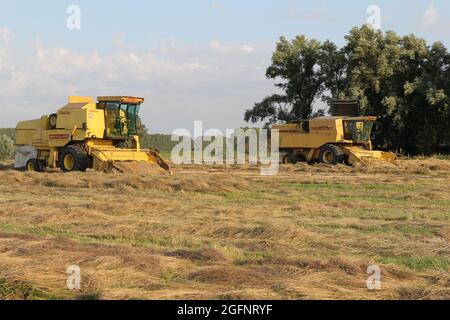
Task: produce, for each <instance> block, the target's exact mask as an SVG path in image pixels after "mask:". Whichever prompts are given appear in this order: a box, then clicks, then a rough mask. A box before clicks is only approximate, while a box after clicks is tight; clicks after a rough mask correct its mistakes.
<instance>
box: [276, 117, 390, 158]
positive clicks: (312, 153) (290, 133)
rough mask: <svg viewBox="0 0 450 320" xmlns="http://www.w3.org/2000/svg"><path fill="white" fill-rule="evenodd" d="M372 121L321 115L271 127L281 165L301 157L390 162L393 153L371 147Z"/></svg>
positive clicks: (364, 118)
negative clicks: (276, 132) (275, 131)
mask: <svg viewBox="0 0 450 320" xmlns="http://www.w3.org/2000/svg"><path fill="white" fill-rule="evenodd" d="M376 120H377V118H376V117H345V116H339V117H321V118H315V119H311V120H301V121H297V122H294V123H290V124H285V125H277V126H274V127H273V129H278V130H279V131H280V154H281V157H282V163H284V164H289V163H291V164H295V163H297V162H298V161H301V160H304V161H307V162H314V161H318V162H320V163H325V164H333V165H336V164H340V163H342V164H343V163H347V164H350V165H355V164H357V163H360V164H364V165H368V164H369V163H371V162H373V161H384V162H390V163H394V162H395V160H396V155H395V154H393V153H390V152H383V151H376V150H373V148H372V141H371V139H372V138H373V135H374V132H373V129H374V126H375V124H376Z"/></svg>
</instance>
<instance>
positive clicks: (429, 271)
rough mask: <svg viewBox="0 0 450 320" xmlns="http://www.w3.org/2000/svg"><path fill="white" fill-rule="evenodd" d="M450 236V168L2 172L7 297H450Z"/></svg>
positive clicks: (1, 292)
mask: <svg viewBox="0 0 450 320" xmlns="http://www.w3.org/2000/svg"><path fill="white" fill-rule="evenodd" d="M449 240H450V161H448V160H447V161H446V160H436V159H429V160H404V161H399V163H398V166H397V167H395V166H386V167H374V168H350V167H345V166H338V167H328V166H323V165H315V166H309V165H306V164H299V165H297V166H289V167H284V168H282V170H281V171H280V173H279V174H278V175H277V176H274V177H262V176H260V175H259V169H258V168H255V167H249V168H242V167H233V168H225V167H206V166H193V167H191V166H178V167H175V168H174V175H173V176H165V175H159V176H139V175H115V174H103V173H96V172H87V173H73V174H62V173H59V172H48V173H43V174H39V173H27V172H18V171H14V170H11V169H10V167H9V165H8V164H5V163H4V164H2V165H0V298H1V299H450V272H449V271H450V241H449ZM73 265H76V266H79V268H80V270H81V289H80V290H69V289H68V288H67V279H68V276H69V274H68V273H67V268H68V267H69V266H73ZM372 265H375V266H379V267H380V269H381V290H374V291H371V290H368V288H367V284H366V280H367V278H368V277H369V276H370V275H369V274H367V268H368V267H369V266H372Z"/></svg>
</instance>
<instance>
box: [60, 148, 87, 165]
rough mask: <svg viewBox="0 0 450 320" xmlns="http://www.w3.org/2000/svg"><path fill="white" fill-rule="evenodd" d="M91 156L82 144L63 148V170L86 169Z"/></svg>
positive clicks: (61, 160) (61, 159) (61, 161)
mask: <svg viewBox="0 0 450 320" xmlns="http://www.w3.org/2000/svg"><path fill="white" fill-rule="evenodd" d="M88 166H89V158H88V157H87V154H86V152H85V151H84V150H83V148H82V147H81V146H77V145H73V146H68V147H65V148H64V149H62V151H61V158H60V167H61V170H62V171H63V172H72V171H86V169H87V168H88Z"/></svg>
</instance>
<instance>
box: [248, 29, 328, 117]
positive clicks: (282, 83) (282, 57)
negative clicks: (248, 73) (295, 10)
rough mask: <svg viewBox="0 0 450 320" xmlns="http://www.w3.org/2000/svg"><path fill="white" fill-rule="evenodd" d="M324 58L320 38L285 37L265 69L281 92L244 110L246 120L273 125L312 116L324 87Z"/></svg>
mask: <svg viewBox="0 0 450 320" xmlns="http://www.w3.org/2000/svg"><path fill="white" fill-rule="evenodd" d="M323 57H324V50H323V45H322V43H321V42H319V41H317V40H308V39H307V38H306V37H305V36H299V37H296V38H295V39H293V40H292V41H289V40H287V39H286V38H284V37H282V38H281V39H280V41H279V42H278V43H277V48H276V50H275V52H274V54H273V56H272V65H271V66H270V67H269V68H268V69H267V72H266V77H267V78H268V79H272V80H276V81H277V82H276V84H275V87H277V88H278V89H279V91H280V93H276V94H273V95H271V96H267V97H266V98H265V99H264V100H263V101H261V102H259V103H256V104H255V105H254V107H253V108H252V109H250V110H247V112H246V113H245V120H246V121H251V122H253V123H255V122H259V121H266V122H267V123H269V124H271V123H275V122H277V121H280V120H281V121H289V120H291V119H296V118H297V119H300V118H308V117H310V116H311V114H312V110H313V103H314V100H315V99H316V98H318V97H319V96H320V94H321V93H322V92H323V91H324V89H325V86H324V83H325V80H326V77H325V74H324V72H323V70H322V68H321V64H322V61H323Z"/></svg>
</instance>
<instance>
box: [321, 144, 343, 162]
mask: <svg viewBox="0 0 450 320" xmlns="http://www.w3.org/2000/svg"><path fill="white" fill-rule="evenodd" d="M344 161H345V153H344V151H342V149H341V148H339V147H338V146H336V145H334V144H327V145H325V146H323V147H322V148H321V149H320V154H319V162H320V163H324V164H332V165H336V164H342V163H344Z"/></svg>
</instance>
